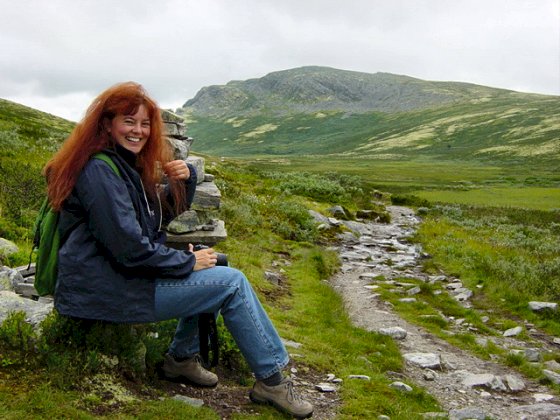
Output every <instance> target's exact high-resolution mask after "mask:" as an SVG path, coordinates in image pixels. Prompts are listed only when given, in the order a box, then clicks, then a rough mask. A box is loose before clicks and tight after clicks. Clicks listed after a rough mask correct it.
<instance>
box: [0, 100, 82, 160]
mask: <svg viewBox="0 0 560 420" xmlns="http://www.w3.org/2000/svg"><path fill="white" fill-rule="evenodd" d="M73 127H74V123H73V122H71V121H68V120H65V119H63V118H60V117H56V116H54V115H51V114H47V113H45V112H41V111H38V110H36V109H33V108H29V107H27V106H24V105H20V104H17V103H15V102H11V101H8V100H5V99H0V157H10V158H11V159H20V158H21V159H20V160H22V161H25V162H28V163H38V164H40V165H42V164H43V163H44V162H45V160H46V159H47V158H48V156H49V155H50V154H52V153H53V152H54V151H56V150H57V149H58V148H59V146H60V144H61V143H62V141H63V140H64V139H65V138H66V136H68V134H69V133H70V131H71V130H72V128H73Z"/></svg>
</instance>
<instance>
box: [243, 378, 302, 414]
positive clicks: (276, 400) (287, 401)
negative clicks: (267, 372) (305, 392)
mask: <svg viewBox="0 0 560 420" xmlns="http://www.w3.org/2000/svg"><path fill="white" fill-rule="evenodd" d="M249 397H250V398H251V401H253V402H256V403H259V404H272V405H273V406H275V407H276V408H278V409H279V410H282V411H284V412H286V413H288V414H291V415H292V416H294V417H297V418H300V419H305V418H307V417H311V415H312V414H313V405H311V403H310V402H308V401H305V400H304V399H302V398H301V397H300V396H299V395H298V394H296V392H295V390H294V384H293V382H292V380H291V379H290V378H284V379H283V380H282V382H280V384H279V385H275V386H266V385H265V384H264V383H262V382H260V381H257V382H255V385H254V386H253V390H252V391H251V393H250V394H249Z"/></svg>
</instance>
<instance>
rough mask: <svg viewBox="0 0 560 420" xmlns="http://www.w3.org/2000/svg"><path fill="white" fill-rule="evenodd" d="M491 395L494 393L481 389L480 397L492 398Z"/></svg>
mask: <svg viewBox="0 0 560 420" xmlns="http://www.w3.org/2000/svg"><path fill="white" fill-rule="evenodd" d="M491 396H492V394H490V393H489V392H487V391H481V392H480V397H481V398H490V397H491Z"/></svg>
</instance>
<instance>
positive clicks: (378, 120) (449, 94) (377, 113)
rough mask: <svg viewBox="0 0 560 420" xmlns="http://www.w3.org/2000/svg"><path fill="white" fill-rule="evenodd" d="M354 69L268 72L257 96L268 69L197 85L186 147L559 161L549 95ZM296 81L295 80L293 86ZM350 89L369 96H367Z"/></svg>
mask: <svg viewBox="0 0 560 420" xmlns="http://www.w3.org/2000/svg"><path fill="white" fill-rule="evenodd" d="M312 69H317V68H312ZM318 69H321V68H318ZM337 72H338V73H337ZM318 74H319V76H320V77H319V76H318ZM336 74H339V75H340V80H339V82H338V83H334V82H333V84H331V85H329V86H331V90H330V93H331V95H330V96H329V97H330V98H331V100H329V101H325V100H323V99H322V98H323V97H321V96H320V95H318V94H317V89H316V88H317V86H318V85H321V86H324V85H325V83H324V79H325V77H327V76H328V77H329V78H330V79H329V80H331V79H332V78H334V76H335V75H336ZM356 74H357V75H363V74H362V73H354V72H344V71H336V70H334V69H327V71H326V73H321V72H319V73H317V72H315V73H313V72H310V70H309V68H303V69H294V70H291V71H286V72H278V73H273V74H271V75H272V76H274V79H275V80H276V81H277V83H276V84H272V86H273V87H274V89H272V88H270V89H269V90H268V91H266V94H265V93H264V90H263V89H262V86H268V85H269V84H270V83H269V82H270V81H268V82H267V80H268V79H270V78H271V77H272V76H271V75H268V76H265V77H263V78H262V79H254V80H250V81H247V82H230V83H228V84H227V85H225V86H221V87H220V86H214V87H209V88H204V89H202V90H201V91H200V92H199V93H198V94H197V95H196V97H195V98H194V99H192V100H190V101H188V102H187V103H186V105H185V107H184V108H183V109H182V111H183V113H184V115H185V118H186V121H187V123H188V127H189V135H191V136H193V137H195V139H196V141H195V143H194V144H193V147H194V150H195V151H201V152H204V153H209V154H214V155H223V156H244V155H301V154H311V155H326V154H343V155H347V156H355V157H365V158H368V159H372V158H373V159H390V160H402V159H406V160H410V159H416V158H421V159H426V158H427V159H438V160H441V159H445V160H455V159H461V160H465V159H467V160H474V161H492V162H495V161H502V162H507V163H516V162H523V163H531V162H541V161H546V162H558V160H559V159H560V98H559V97H557V96H546V95H536V94H527V93H519V92H513V91H506V90H501V89H492V88H488V87H483V86H476V85H469V84H464V83H453V82H425V81H421V80H418V79H413V78H408V77H405V76H395V75H388V74H379V73H378V74H374V75H363V76H362V78H364V79H366V76H370V77H369V78H367V80H369V84H368V85H367V89H366V88H365V87H364V85H359V84H357V82H356V78H357V76H356ZM349 76H354V77H353V78H352V77H349ZM318 80H319V81H322V82H323V84H321V83H319V82H318ZM333 80H334V79H333ZM296 81H297V82H298V83H300V82H301V85H300V86H299V88H296ZM344 81H346V82H347V83H349V87H348V88H347V89H344V88H343V87H344V85H343V82H344ZM267 83H268V84H267ZM375 83H379V86H378V90H383V91H384V92H385V94H386V95H388V96H385V97H384V99H383V100H378V101H376V99H375ZM255 86H261V89H260V90H258V92H260V96H259V98H260V99H258V100H257V99H255V98H256V96H255V98H253V99H252V102H251V101H249V102H251V103H252V105H251V106H249V105H248V104H249V102H248V101H245V102H243V101H242V100H239V101H240V102H239V103H237V102H235V100H234V99H235V98H238V99H239V95H237V96H236V94H233V93H231V92H232V89H233V90H235V89H237V90H238V91H243V92H248V91H257V89H256V88H255ZM278 86H281V87H283V88H280V87H278ZM333 86H334V87H333ZM357 86H361V88H358V87H357ZM241 87H243V90H240V89H241ZM251 89H252V90H251ZM360 89H361V90H360ZM403 91H407V92H408V96H406V95H404V96H403V95H398V94H395V97H394V98H391V97H390V93H391V92H403ZM209 92H214V94H213V95H210V93H209ZM281 92H284V94H283V96H282V95H281ZM304 92H307V96H305V93H304ZM359 92H361V93H360V94H361V95H366V94H371V95H373V96H372V97H370V98H369V99H368V98H366V97H365V96H359V95H358V93H359ZM232 95H233V96H232ZM345 95H346V96H345ZM352 95H353V96H352ZM403 97H404V98H408V102H406V101H405V102H403V103H402V105H401V108H405V107H408V108H410V109H407V110H404V109H398V106H397V105H395V103H398V102H399V101H400V100H402V99H403ZM333 98H334V99H333ZM341 98H342V99H341ZM345 98H346V99H347V101H346V102H344V101H343V99H345ZM348 98H354V100H353V101H352V100H349V99H348ZM212 100H214V101H215V102H212ZM374 102H375V103H374ZM335 103H336V107H335V106H334V104H335ZM368 103H369V104H370V106H369V108H368V107H367V106H366V105H368ZM243 107H245V109H241V108H243ZM321 107H324V108H323V109H322V110H320V109H321ZM383 107H385V108H383ZM376 109H377V110H376ZM288 110H289V111H290V112H288Z"/></svg>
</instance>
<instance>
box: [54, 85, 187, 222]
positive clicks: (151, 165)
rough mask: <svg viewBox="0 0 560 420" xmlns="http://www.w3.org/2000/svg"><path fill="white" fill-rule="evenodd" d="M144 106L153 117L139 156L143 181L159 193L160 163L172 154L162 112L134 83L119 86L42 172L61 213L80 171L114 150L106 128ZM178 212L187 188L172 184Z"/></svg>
mask: <svg viewBox="0 0 560 420" xmlns="http://www.w3.org/2000/svg"><path fill="white" fill-rule="evenodd" d="M140 105H144V106H145V107H146V110H147V112H148V115H149V117H150V136H149V138H148V141H147V142H146V144H145V145H144V147H143V148H142V151H141V152H140V153H139V154H138V156H137V166H138V168H139V169H140V173H141V177H142V182H143V184H144V187H145V188H146V190H147V192H148V194H150V195H152V196H153V195H154V194H156V190H157V184H158V182H159V181H160V179H161V171H160V169H159V167H160V166H159V165H158V163H160V164H164V163H166V162H169V161H170V160H171V159H172V157H173V152H172V150H171V148H170V146H169V143H168V142H167V141H166V140H165V138H164V137H163V121H162V118H161V110H160V108H159V106H158V105H157V103H156V102H155V101H154V100H153V99H151V98H150V97H149V96H148V94H147V93H146V91H145V90H144V88H143V87H142V86H141V85H140V84H138V83H134V82H125V83H119V84H117V85H114V86H112V87H110V88H109V89H107V90H106V91H104V92H102V93H101V94H100V95H99V96H98V97H97V98H95V99H94V101H93V102H92V103H91V105H90V106H89V108H88V109H87V111H86V114H85V116H84V118H83V119H82V120H81V121H80V122H79V123H78V124H77V125H76V127H75V128H74V130H73V131H72V132H71V133H70V135H69V136H68V138H67V139H66V141H65V142H64V143H63V144H62V147H61V148H60V150H59V151H58V152H57V153H56V154H55V155H54V156H53V157H52V159H51V160H50V161H49V162H48V163H47V164H46V166H45V168H44V169H43V174H44V175H45V176H46V177H47V194H48V196H49V201H50V204H51V206H52V207H53V208H54V209H55V210H60V208H61V207H62V203H63V202H64V200H66V198H67V197H68V196H69V195H70V193H71V192H72V189H73V188H74V185H75V184H76V181H77V179H78V176H79V174H80V172H81V170H82V169H83V168H84V166H85V165H86V163H87V162H88V160H89V159H90V158H91V156H92V155H94V154H95V153H98V152H100V151H101V150H103V149H105V148H107V147H112V146H113V145H114V140H113V139H112V138H111V136H110V135H109V133H108V132H107V130H106V128H105V125H106V123H107V122H110V121H111V120H112V119H113V118H114V117H115V116H116V115H118V114H121V115H131V114H134V113H136V111H137V110H138V108H139V107H140ZM171 189H172V193H173V196H174V199H175V200H174V201H175V203H176V204H177V206H176V207H177V208H176V211H180V210H182V209H181V208H180V206H181V204H182V203H184V196H185V192H184V187H183V184H182V183H176V182H173V183H171Z"/></svg>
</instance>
